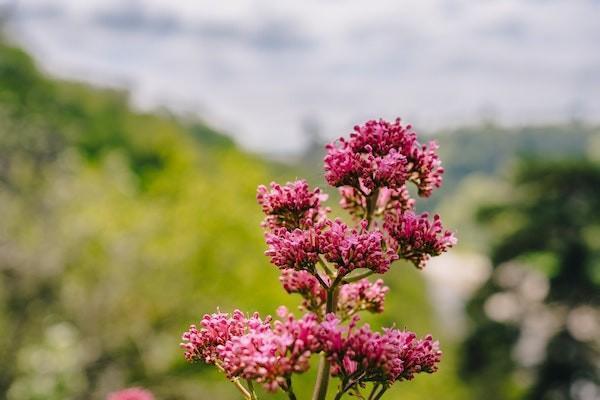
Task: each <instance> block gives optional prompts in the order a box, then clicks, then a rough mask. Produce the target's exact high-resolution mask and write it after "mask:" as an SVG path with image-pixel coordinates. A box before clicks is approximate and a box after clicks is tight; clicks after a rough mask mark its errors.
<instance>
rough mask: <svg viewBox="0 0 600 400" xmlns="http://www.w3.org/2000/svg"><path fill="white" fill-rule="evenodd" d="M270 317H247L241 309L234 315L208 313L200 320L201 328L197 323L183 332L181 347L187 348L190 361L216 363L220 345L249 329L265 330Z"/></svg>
mask: <svg viewBox="0 0 600 400" xmlns="http://www.w3.org/2000/svg"><path fill="white" fill-rule="evenodd" d="M269 322H270V318H267V319H266V320H264V321H263V320H261V319H260V318H259V316H258V314H254V315H253V316H252V317H251V318H246V316H245V315H244V313H242V312H241V311H240V310H235V311H234V312H233V314H232V315H229V314H225V313H215V314H206V315H205V316H204V317H203V318H202V321H200V329H198V327H196V325H191V326H190V328H189V329H188V330H187V331H186V332H185V333H184V334H183V336H182V339H183V343H181V347H182V348H183V349H184V350H185V358H186V359H187V360H188V361H204V362H205V363H207V364H214V363H215V362H216V361H217V360H218V359H219V352H218V348H219V346H222V345H224V344H225V343H227V342H228V341H229V340H231V338H233V337H238V336H242V335H244V334H245V333H246V332H247V331H248V330H253V331H257V330H259V331H260V330H263V329H266V327H268V326H269Z"/></svg>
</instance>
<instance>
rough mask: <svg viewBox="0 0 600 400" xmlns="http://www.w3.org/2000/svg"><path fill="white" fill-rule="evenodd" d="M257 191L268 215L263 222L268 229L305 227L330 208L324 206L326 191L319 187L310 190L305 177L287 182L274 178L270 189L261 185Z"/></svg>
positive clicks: (257, 196) (258, 197) (321, 216)
mask: <svg viewBox="0 0 600 400" xmlns="http://www.w3.org/2000/svg"><path fill="white" fill-rule="evenodd" d="M257 192H258V193H257V195H256V199H257V200H258V203H259V204H260V205H261V207H262V210H263V212H264V213H265V214H266V215H267V216H266V218H265V220H264V221H263V226H265V227H268V228H269V229H276V228H285V229H288V230H293V229H296V228H301V227H305V226H306V225H307V224H311V223H314V222H316V221H318V220H319V219H322V218H323V217H324V216H325V214H326V213H327V211H328V209H326V208H322V207H321V202H323V201H325V200H326V199H327V195H325V194H322V193H321V191H320V189H318V188H317V189H314V190H312V191H311V190H310V189H309V187H308V183H307V182H306V181H304V180H299V181H296V182H288V183H287V185H284V186H281V185H279V184H277V183H275V182H272V183H271V190H269V189H267V187H266V186H264V185H260V186H259V187H258V190H257Z"/></svg>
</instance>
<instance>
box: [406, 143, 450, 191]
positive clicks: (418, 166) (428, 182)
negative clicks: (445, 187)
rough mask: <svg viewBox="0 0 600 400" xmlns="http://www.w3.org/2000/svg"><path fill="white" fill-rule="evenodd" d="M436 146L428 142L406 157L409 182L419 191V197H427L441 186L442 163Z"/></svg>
mask: <svg viewBox="0 0 600 400" xmlns="http://www.w3.org/2000/svg"><path fill="white" fill-rule="evenodd" d="M438 147H439V146H438V145H437V143H436V142H434V141H431V142H429V147H427V146H426V145H422V146H416V147H414V148H413V149H412V151H411V153H410V155H409V156H408V157H407V158H408V162H409V164H410V165H411V168H410V174H409V176H408V178H409V180H411V181H412V182H414V183H415V184H416V185H417V188H418V189H419V196H422V197H429V196H430V195H431V192H432V191H433V189H434V188H439V187H440V186H442V174H443V173H444V168H442V161H441V160H440V159H439V157H438V155H437V152H436V151H437V149H438Z"/></svg>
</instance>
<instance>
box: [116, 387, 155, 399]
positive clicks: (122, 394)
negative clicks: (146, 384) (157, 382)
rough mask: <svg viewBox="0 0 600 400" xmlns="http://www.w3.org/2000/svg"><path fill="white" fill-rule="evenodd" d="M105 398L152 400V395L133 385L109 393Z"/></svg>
mask: <svg viewBox="0 0 600 400" xmlns="http://www.w3.org/2000/svg"><path fill="white" fill-rule="evenodd" d="M106 400H154V395H152V393H151V392H149V391H148V390H145V389H142V388H139V387H133V388H128V389H123V390H119V391H118V392H114V393H111V394H109V395H108V397H107V398H106Z"/></svg>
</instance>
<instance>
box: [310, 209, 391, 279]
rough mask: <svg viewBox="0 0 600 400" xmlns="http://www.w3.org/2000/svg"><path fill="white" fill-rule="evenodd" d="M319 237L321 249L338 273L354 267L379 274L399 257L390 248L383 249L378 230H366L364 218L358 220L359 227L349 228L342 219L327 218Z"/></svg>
mask: <svg viewBox="0 0 600 400" xmlns="http://www.w3.org/2000/svg"><path fill="white" fill-rule="evenodd" d="M321 238H322V242H321V252H322V254H324V256H325V259H327V261H329V262H331V263H333V264H334V265H335V267H336V269H337V270H338V274H339V275H340V276H343V275H346V274H348V273H349V272H350V271H353V270H355V269H357V268H367V269H370V270H372V271H374V272H376V273H379V274H382V273H384V272H386V271H387V270H388V269H389V267H390V264H391V263H392V262H393V261H394V260H396V259H397V258H398V255H397V254H396V253H395V251H394V250H393V249H386V245H385V241H384V238H383V234H382V233H381V232H379V231H368V230H367V224H366V221H363V222H362V223H361V226H360V229H351V228H349V227H348V226H347V225H346V224H344V223H343V222H342V221H341V220H335V221H328V229H327V230H325V231H323V233H322V234H321Z"/></svg>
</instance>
